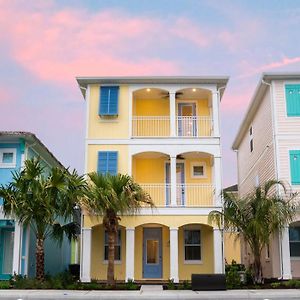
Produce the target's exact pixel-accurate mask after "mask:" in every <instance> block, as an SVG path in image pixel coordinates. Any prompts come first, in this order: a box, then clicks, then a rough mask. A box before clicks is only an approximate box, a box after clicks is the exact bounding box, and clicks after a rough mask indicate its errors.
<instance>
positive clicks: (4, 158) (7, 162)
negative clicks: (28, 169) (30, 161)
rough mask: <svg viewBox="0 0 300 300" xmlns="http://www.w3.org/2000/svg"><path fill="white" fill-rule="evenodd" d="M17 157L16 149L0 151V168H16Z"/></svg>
mask: <svg viewBox="0 0 300 300" xmlns="http://www.w3.org/2000/svg"><path fill="white" fill-rule="evenodd" d="M16 155H17V151H16V149H15V148H3V149H0V167H1V168H15V167H16Z"/></svg>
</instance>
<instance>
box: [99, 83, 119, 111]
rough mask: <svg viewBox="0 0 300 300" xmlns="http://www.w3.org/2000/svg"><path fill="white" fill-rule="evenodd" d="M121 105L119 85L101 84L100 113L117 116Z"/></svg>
mask: <svg viewBox="0 0 300 300" xmlns="http://www.w3.org/2000/svg"><path fill="white" fill-rule="evenodd" d="M118 106H119V87H118V86H101V87H100V97H99V115H100V116H116V115H118Z"/></svg>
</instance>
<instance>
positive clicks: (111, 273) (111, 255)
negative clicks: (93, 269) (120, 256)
mask: <svg viewBox="0 0 300 300" xmlns="http://www.w3.org/2000/svg"><path fill="white" fill-rule="evenodd" d="M107 234H108V266H107V285H111V286H114V285H115V269H114V268H115V263H114V261H115V235H116V233H115V231H112V230H109V231H108V232H107Z"/></svg>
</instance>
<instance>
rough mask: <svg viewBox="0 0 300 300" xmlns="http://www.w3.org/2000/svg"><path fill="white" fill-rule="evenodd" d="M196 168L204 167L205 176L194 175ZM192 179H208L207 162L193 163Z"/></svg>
mask: <svg viewBox="0 0 300 300" xmlns="http://www.w3.org/2000/svg"><path fill="white" fill-rule="evenodd" d="M194 167H203V175H194ZM191 178H194V179H203V178H207V174H206V163H205V162H193V161H192V162H191Z"/></svg>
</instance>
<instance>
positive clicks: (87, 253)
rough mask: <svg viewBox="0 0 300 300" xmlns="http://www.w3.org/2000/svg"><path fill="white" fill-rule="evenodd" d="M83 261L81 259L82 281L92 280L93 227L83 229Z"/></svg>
mask: <svg viewBox="0 0 300 300" xmlns="http://www.w3.org/2000/svg"><path fill="white" fill-rule="evenodd" d="M81 240H82V248H81V261H80V273H81V274H80V275H81V276H80V280H81V281H82V282H90V281H91V254H92V249H91V244H92V228H82V229H81Z"/></svg>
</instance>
